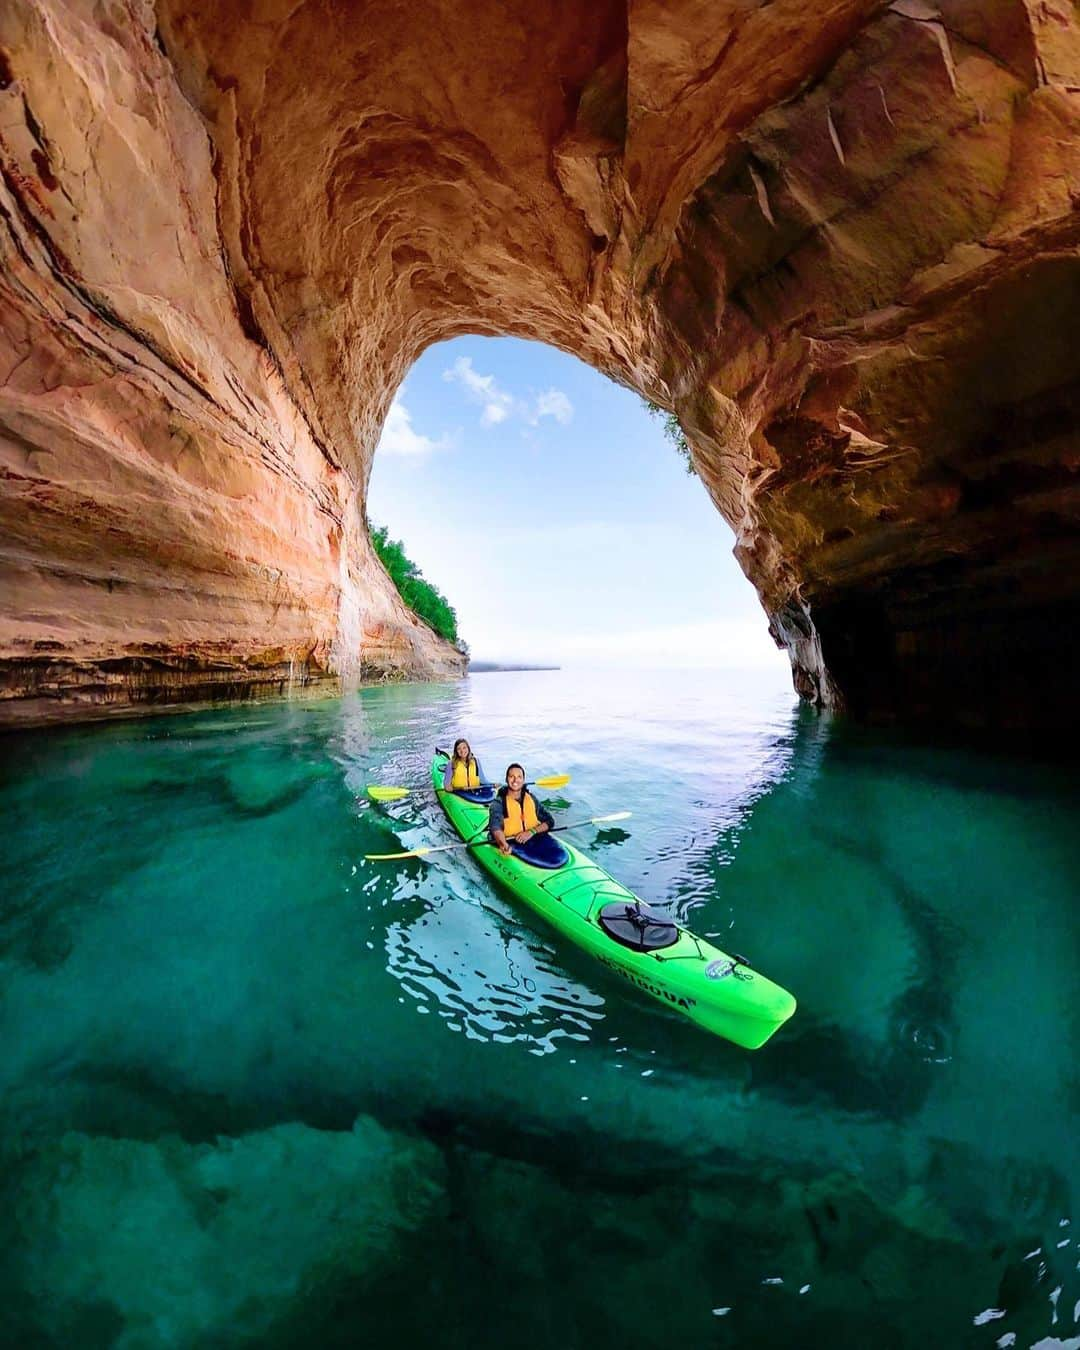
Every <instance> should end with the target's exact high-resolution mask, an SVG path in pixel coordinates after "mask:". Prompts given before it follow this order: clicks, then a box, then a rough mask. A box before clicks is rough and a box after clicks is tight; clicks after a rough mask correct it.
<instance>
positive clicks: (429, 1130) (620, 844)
mask: <svg viewBox="0 0 1080 1350" xmlns="http://www.w3.org/2000/svg"><path fill="white" fill-rule="evenodd" d="M458 732H461V733H463V734H466V735H469V736H470V737H471V738H472V740H473V743H474V745H475V746H476V747H477V748H478V750H479V751H480V753H481V756H482V758H483V760H484V762H485V767H486V768H487V769H488V770H489V772H498V771H501V769H502V768H503V767H504V766H505V763H506V762H507V761H508V760H510V759H511V758H518V759H521V760H522V761H523V762H524V763H525V765H526V767H527V769H528V770H529V772H530V773H531V774H532V775H533V776H540V775H542V774H548V773H560V772H568V773H570V774H571V775H572V781H571V783H570V785H569V786H568V787H567V788H565V789H562V790H560V793H559V794H550V795H551V797H552V798H554V797H556V796H557V797H558V799H559V801H560V802H561V803H562V804H563V805H562V806H561V808H560V809H561V810H562V811H563V812H564V813H565V814H564V819H570V818H575V817H580V816H590V815H594V814H601V813H606V812H609V811H615V810H631V811H632V812H633V815H632V817H631V819H630V820H628V821H624V822H621V823H620V825H619V826H618V827H614V826H613V827H609V828H608V829H607V830H603V831H598V828H597V827H591V828H590V829H588V830H585V831H582V832H581V833H580V834H579V835H578V838H579V841H580V843H581V844H582V846H583V847H585V848H586V849H587V850H591V851H592V852H594V854H595V856H596V857H597V859H598V861H601V862H602V863H603V865H604V866H605V867H607V868H608V870H609V871H611V872H612V873H613V874H614V875H615V876H616V877H618V878H619V879H620V880H621V881H623V882H624V883H625V884H627V885H628V886H630V887H631V889H633V890H635V891H636V892H637V893H638V894H640V895H641V896H643V897H644V898H645V899H647V900H649V901H650V902H652V903H654V904H656V905H660V906H663V907H668V908H670V909H672V910H673V911H674V912H675V913H676V914H677V915H678V916H679V917H680V919H682V920H683V921H685V922H686V923H687V924H688V925H689V926H690V927H692V928H693V929H695V930H696V931H697V932H700V933H705V934H710V935H713V936H714V937H715V939H716V941H717V942H718V945H721V946H724V947H726V948H727V949H729V950H735V951H739V952H742V953H744V954H746V955H747V956H748V957H749V958H750V959H751V961H752V962H753V963H754V964H755V965H756V966H757V967H758V968H759V969H761V970H763V971H764V972H765V973H766V974H768V975H770V976H771V977H773V978H774V979H776V980H778V981H779V982H780V983H782V984H784V985H786V986H787V987H788V988H790V989H791V990H792V991H793V992H794V993H795V994H796V995H797V997H798V999H799V1004H800V1006H799V1011H798V1012H797V1013H796V1016H795V1018H794V1020H793V1021H792V1022H791V1023H789V1024H788V1026H786V1027H785V1028H783V1029H782V1030H781V1031H780V1032H779V1033H778V1035H777V1037H776V1038H775V1039H774V1040H773V1041H772V1042H770V1044H769V1045H767V1046H766V1047H765V1048H764V1049H762V1050H760V1051H758V1052H756V1053H754V1054H750V1053H747V1052H745V1051H742V1050H738V1049H737V1048H735V1047H734V1046H730V1045H728V1044H727V1043H726V1042H723V1041H720V1040H718V1039H716V1038H715V1037H711V1036H709V1035H708V1034H706V1033H705V1032H703V1031H700V1030H698V1029H697V1028H695V1027H694V1026H692V1025H691V1024H689V1023H687V1022H685V1021H683V1020H682V1019H680V1018H679V1017H678V1016H677V1015H676V1014H674V1013H671V1012H669V1011H668V1010H666V1009H665V1008H663V1007H661V1006H660V1005H658V1004H656V1003H654V1002H652V1001H651V1000H647V999H645V998H643V997H641V996H639V995H638V994H636V993H635V992H634V991H633V990H632V989H630V988H629V987H628V986H625V985H624V984H623V983H622V982H621V981H617V978H616V977H613V976H610V975H608V974H606V973H605V972H604V971H603V970H601V969H599V968H598V967H596V966H595V965H594V964H593V963H592V962H590V961H589V960H588V959H587V958H585V957H583V956H582V955H581V954H580V953H578V952H576V951H575V950H574V949H572V948H567V946H566V945H565V944H564V943H563V942H562V940H561V939H558V938H555V937H553V935H552V934H551V933H550V932H549V931H546V930H545V929H544V928H543V927H542V926H541V925H540V924H539V921H538V920H533V919H532V918H531V917H530V916H529V914H528V913H525V912H522V911H521V910H519V909H518V908H516V907H515V903H514V902H513V900H512V899H510V898H509V897H507V896H505V895H502V894H500V893H498V892H497V891H495V890H494V889H492V887H491V885H490V884H489V883H488V882H487V880H486V879H485V876H484V874H482V873H481V872H480V870H479V869H478V868H477V867H476V866H475V864H474V863H472V862H471V861H470V860H469V859H468V858H467V857H465V856H462V854H461V853H449V854H442V855H436V856H435V857H434V858H432V859H431V860H430V862H419V861H408V862H402V863H392V864H383V865H370V864H365V863H364V862H363V855H364V853H365V852H374V851H391V850H393V849H396V848H399V847H400V848H412V847H418V846H421V845H423V844H426V843H440V842H446V841H447V840H448V838H449V835H448V833H447V829H446V827H445V824H444V823H443V822H442V818H441V814H440V812H439V810H438V808H437V807H436V806H435V804H434V803H433V802H432V801H431V799H430V796H429V795H428V794H426V793H424V792H420V793H418V794H417V795H416V796H415V797H414V798H412V799H409V800H407V801H406V802H403V803H400V804H395V805H394V806H392V807H390V808H387V809H383V808H375V807H372V806H370V805H368V804H366V803H365V802H364V800H363V788H364V785H365V784H368V783H418V784H420V783H423V782H424V781H425V778H426V773H427V766H428V763H429V760H430V752H431V749H432V747H433V745H434V744H435V743H436V742H438V743H439V744H445V743H446V742H447V741H449V740H451V739H452V738H453V736H454V735H455V734H456V733H458ZM0 745H2V748H3V752H4V767H3V771H2V778H0V805H2V808H3V813H4V818H5V820H6V822H7V830H6V849H5V856H4V859H3V863H2V864H0V867H2V883H3V885H2V894H3V908H2V910H0V1035H2V1041H0V1044H2V1045H3V1050H4V1053H3V1057H2V1060H0V1189H2V1194H0V1343H2V1344H3V1345H5V1346H6V1345H12V1346H19V1347H46V1346H47V1347H64V1348H65V1350H67V1348H68V1347H76V1348H77V1350H84V1348H85V1350H94V1348H95V1347H105V1346H108V1347H113V1346H115V1347H122V1350H136V1347H137V1348H138V1350H150V1348H151V1347H158V1346H183V1347H189V1346H190V1347H207V1346H211V1347H232V1346H256V1345H257V1346H260V1347H262V1346H270V1347H286V1346H289V1347H292V1346H296V1347H300V1346H304V1347H307V1346H312V1347H345V1346H353V1345H376V1346H382V1345H388V1346H391V1345H392V1346H403V1347H407V1346H414V1345H415V1346H425V1347H430V1346H438V1347H444V1346H445V1347H454V1348H456V1347H462V1348H464V1347H466V1346H468V1347H480V1348H481V1350H483V1348H484V1347H505V1346H523V1347H534V1346H535V1347H549V1346H559V1347H578V1346H580V1347H586V1346H587V1347H594V1348H595V1347H605V1346H620V1347H637V1346H641V1347H646V1346H649V1347H653V1346H659V1345H667V1344H681V1345H686V1346H695V1347H696V1346H708V1347H713V1346H717V1347H722V1346H729V1345H731V1346H753V1347H757V1346H784V1347H789V1346H799V1347H805V1346H818V1345H821V1346H840V1347H847V1346H852V1347H856V1346H858V1347H861V1346H868V1345H871V1344H873V1345H875V1346H883V1347H927V1346H930V1347H937V1346H941V1347H954V1346H960V1347H966V1346H974V1347H991V1346H1002V1347H1004V1346H1008V1345H1016V1346H1033V1345H1039V1346H1041V1347H1046V1348H1048V1347H1060V1346H1067V1347H1071V1350H1077V1347H1080V1325H1078V1320H1080V1275H1078V1273H1077V1267H1078V1258H1080V1250H1078V1245H1077V1242H1076V1239H1075V1237H1074V1225H1078V1224H1080V1214H1077V1213H1076V1209H1077V1206H1076V1203H1075V1193H1074V1192H1075V1186H1076V1183H1077V1175H1078V1174H1077V1138H1076V1133H1077V1132H1076V1128H1075V1122H1076V1114H1077V1107H1078V1105H1080V1071H1078V1068H1077V1050H1078V1046H1080V1015H1078V1012H1077V999H1076V992H1077V981H1076V968H1077V962H1076V958H1077V945H1078V944H1077V938H1078V930H1080V924H1078V920H1077V915H1076V905H1075V897H1076V890H1077V879H1078V877H1080V845H1078V843H1077V833H1076V819H1077V811H1076V808H1077V794H1076V789H1075V787H1074V785H1073V782H1072V775H1071V774H1069V773H1066V772H1065V771H1063V770H1062V769H1060V768H1054V767H1051V766H1040V765H1037V764H1031V763H1026V764H1025V763H1021V762H1018V761H1016V760H1010V759H1006V758H997V757H995V756H993V755H990V754H986V753H971V752H965V751H959V750H945V749H928V748H924V747H920V746H919V745H917V744H915V743H912V742H909V741H906V740H905V739H903V738H902V737H899V736H897V735H889V736H885V735H880V734H871V733H865V732H864V733H860V732H856V731H853V730H850V729H846V728H843V727H841V726H836V725H831V724H830V723H828V722H827V721H822V720H819V719H817V718H815V717H814V716H813V715H811V714H808V713H807V712H805V711H799V710H798V709H797V708H796V707H795V705H794V701H793V698H792V696H791V694H790V692H789V691H788V690H787V688H786V686H785V685H784V684H778V683H777V682H776V680H775V679H774V678H773V677H755V678H754V679H748V678H746V677H734V676H717V675H715V674H706V673H702V674H697V673H691V674H680V675H679V676H678V677H672V676H670V675H662V674H655V675H648V674H639V673H633V672H618V673H617V674H616V675H615V676H610V675H609V676H607V677H600V676H585V675H581V674H577V673H571V672H568V671H567V672H544V673H539V672H537V673H521V674H494V675H480V676H474V677H473V678H472V679H471V680H468V681H466V682H464V683H461V684H443V685H420V686H408V687H401V686H398V687H386V688H379V689H370V690H365V691H363V692H362V693H360V694H358V695H356V696H353V697H351V698H348V699H344V700H342V701H339V702H332V703H313V704H306V705H305V704H290V705H280V706H259V707H253V708H244V709H234V710H229V711H222V712H204V713H197V714H191V715H184V716H177V717H169V718H162V719H154V720H149V721H142V722H137V723H127V724H123V725H115V726H107V727H91V728H86V729H77V730H69V731H62V732H49V733H41V734H38V735H34V736H18V737H9V738H7V739H6V740H4V741H3V742H0Z"/></svg>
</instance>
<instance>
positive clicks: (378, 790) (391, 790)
mask: <svg viewBox="0 0 1080 1350" xmlns="http://www.w3.org/2000/svg"><path fill="white" fill-rule="evenodd" d="M569 781H570V775H569V774H568V773H558V774H555V775H554V776H553V777H551V778H537V779H535V780H534V781H533V782H531V783H526V785H525V786H526V787H539V788H560V787H565V786H566V785H567V783H569ZM428 786H430V785H429V784H425V786H424V787H422V788H415V787H369V788H367V789H366V791H367V795H368V796H369V797H370V798H371V800H372V801H373V802H396V801H400V799H401V798H402V797H407V796H408V795H409V793H410V792H425V791H426V790H427V787H428ZM480 786H481V787H497V786H499V784H496V783H481V784H480ZM474 790H475V789H474Z"/></svg>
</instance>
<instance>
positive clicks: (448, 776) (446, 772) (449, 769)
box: [442, 759, 454, 792]
mask: <svg viewBox="0 0 1080 1350" xmlns="http://www.w3.org/2000/svg"><path fill="white" fill-rule="evenodd" d="M453 781H454V761H453V760H452V759H448V760H447V761H446V768H445V769H443V776H442V785H443V787H444V788H445V789H446V790H447V792H449V791H450V784H451V783H452V782H453Z"/></svg>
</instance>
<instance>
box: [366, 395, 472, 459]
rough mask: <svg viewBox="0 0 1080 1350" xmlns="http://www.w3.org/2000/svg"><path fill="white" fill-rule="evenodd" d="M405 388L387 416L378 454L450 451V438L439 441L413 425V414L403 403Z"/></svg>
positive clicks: (395, 399)
mask: <svg viewBox="0 0 1080 1350" xmlns="http://www.w3.org/2000/svg"><path fill="white" fill-rule="evenodd" d="M404 392H405V390H404V387H403V388H401V389H399V390H398V392H397V393H396V394H395V395H394V401H393V403H391V404H390V411H389V412H388V413H387V414H386V421H385V423H384V424H383V429H382V437H381V438H380V440H379V445H378V449H377V450H376V454H378V453H379V452H381V453H382V454H384V455H416V456H419V455H430V454H431V453H432V452H433V451H435V450H448V449H449V448H450V446H451V445H452V444H453V441H452V439H451V438H450V437H449V436H440V437H439V439H438V440H437V441H435V440H432V438H431V437H430V436H425V435H423V433H422V432H419V431H417V430H416V428H415V427H414V426H413V424H412V414H411V413H410V412H409V410H408V408H406V406H405V404H404V403H403V402H402V397H401V396H402V394H403V393H404Z"/></svg>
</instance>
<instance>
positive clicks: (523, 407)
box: [443, 356, 574, 427]
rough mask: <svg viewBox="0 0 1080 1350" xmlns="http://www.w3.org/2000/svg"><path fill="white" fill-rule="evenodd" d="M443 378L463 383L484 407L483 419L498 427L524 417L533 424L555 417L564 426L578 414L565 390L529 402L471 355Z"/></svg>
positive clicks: (453, 366) (468, 391)
mask: <svg viewBox="0 0 1080 1350" xmlns="http://www.w3.org/2000/svg"><path fill="white" fill-rule="evenodd" d="M443 379H444V380H446V381H447V382H448V383H451V384H459V385H460V386H461V387H462V389H464V391H465V393H466V396H467V397H468V398H469V399H470V400H471V401H472V402H473V403H478V404H480V405H481V406H482V407H483V410H484V411H483V412H482V413H481V415H480V422H481V424H482V425H483V426H485V427H494V426H498V425H499V423H500V422H505V421H506V420H507V418H509V417H520V418H522V419H523V420H524V421H526V422H528V423H529V425H530V426H536V425H537V424H538V423H539V421H540V419H541V417H553V418H554V419H555V420H556V422H560V423H561V424H562V425H563V426H565V425H566V424H567V422H569V421H570V419H571V418H572V417H573V415H574V405H573V404H572V403H571V402H570V400H569V398H567V396H566V395H565V394H564V393H563V391H562V390H561V389H554V388H553V389H546V390H545V391H544V392H543V393H542V394H540V395H538V397H537V398H535V399H534V400H532V401H531V402H525V401H524V400H522V399H518V398H514V396H513V395H512V394H510V393H508V392H507V391H506V390H505V389H503V388H502V387H501V386H500V385H499V384H498V382H497V381H496V379H495V376H494V375H482V374H481V373H480V371H478V370H477V369H476V367H475V366H474V365H473V363H472V358H471V357H469V356H459V357H458V359H457V360H456V361H455V362H454V364H453V365H452V366H451V367H450V368H449V370H444V371H443Z"/></svg>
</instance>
